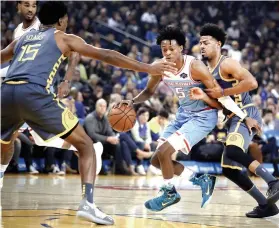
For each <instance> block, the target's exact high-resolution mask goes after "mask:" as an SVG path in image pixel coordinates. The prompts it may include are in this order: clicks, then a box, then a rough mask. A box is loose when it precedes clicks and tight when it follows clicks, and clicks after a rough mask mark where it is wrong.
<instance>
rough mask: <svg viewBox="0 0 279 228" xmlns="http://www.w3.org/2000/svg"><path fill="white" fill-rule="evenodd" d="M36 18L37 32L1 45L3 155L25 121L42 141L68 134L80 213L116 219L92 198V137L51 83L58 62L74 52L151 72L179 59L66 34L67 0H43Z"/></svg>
mask: <svg viewBox="0 0 279 228" xmlns="http://www.w3.org/2000/svg"><path fill="white" fill-rule="evenodd" d="M50 12H51V13H50ZM38 17H39V20H40V22H41V24H42V25H41V27H40V29H39V30H38V31H30V32H29V33H27V34H24V35H23V36H22V37H21V38H20V39H19V40H15V41H13V42H12V43H11V44H10V45H8V46H7V47H6V48H5V49H4V50H1V63H4V62H7V61H10V60H12V61H11V65H10V68H9V70H8V72H7V75H6V79H5V80H4V82H3V83H2V86H1V108H2V109H1V122H2V125H1V152H2V153H1V158H2V157H4V156H9V155H10V153H12V151H13V143H14V139H15V134H14V133H15V132H16V131H17V130H18V128H19V127H20V126H21V125H22V124H23V123H24V122H26V123H27V124H28V125H29V126H30V127H31V128H32V129H33V130H34V131H36V132H37V133H38V134H39V136H40V137H41V138H42V139H44V140H52V139H55V138H57V137H60V138H62V139H65V141H66V142H68V143H70V144H71V145H73V146H74V147H75V148H77V150H78V152H79V169H80V173H81V182H82V194H83V198H82V200H81V202H80V206H79V209H78V212H77V215H78V216H79V217H81V218H83V219H86V220H89V221H91V222H94V223H97V224H105V225H111V224H114V221H113V219H112V218H111V217H110V216H108V215H106V214H105V213H103V212H102V211H100V210H99V209H98V208H97V207H96V205H95V203H94V201H93V192H94V191H93V190H94V182H95V174H96V157H95V155H94V153H95V152H94V148H93V142H92V141H91V139H90V138H89V137H88V136H87V134H86V133H85V131H84V130H83V128H82V127H81V126H80V125H79V124H78V119H77V117H75V116H74V115H73V114H72V113H71V112H70V111H69V110H68V109H67V108H65V106H64V105H63V104H61V103H60V101H59V100H58V99H57V97H56V95H54V94H52V92H51V90H50V87H51V86H52V84H53V81H54V77H55V76H56V73H57V69H58V68H59V65H60V64H61V63H62V62H63V61H64V60H65V59H66V56H67V55H69V54H70V53H71V52H78V53H80V54H81V55H83V56H87V57H91V58H94V59H98V60H100V61H105V62H107V63H108V64H111V65H115V66H118V67H122V68H127V69H131V70H135V71H143V72H147V73H150V74H152V75H156V74H161V73H163V72H164V71H172V72H174V73H175V72H176V71H177V70H176V68H174V67H173V66H174V65H175V64H172V63H157V64H153V65H149V64H144V63H140V62H137V61H135V60H133V59H130V58H128V57H126V56H124V55H122V54H120V53H118V52H115V51H112V50H106V49H101V48H95V47H93V46H91V45H89V44H87V43H86V42H85V41H84V40H83V39H81V38H80V37H78V36H75V35H72V34H66V33H65V31H66V28H67V22H68V16H67V8H66V6H65V5H64V3H63V2H59V1H54V2H52V1H47V2H45V3H44V4H43V5H42V6H41V9H40V11H39V14H38Z"/></svg>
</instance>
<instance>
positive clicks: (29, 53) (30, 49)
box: [18, 44, 41, 62]
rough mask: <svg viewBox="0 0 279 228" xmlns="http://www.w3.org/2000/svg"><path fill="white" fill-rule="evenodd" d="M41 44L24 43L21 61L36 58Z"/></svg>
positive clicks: (19, 59)
mask: <svg viewBox="0 0 279 228" xmlns="http://www.w3.org/2000/svg"><path fill="white" fill-rule="evenodd" d="M40 46H41V44H33V45H24V46H22V47H21V49H22V51H21V54H20V56H19V58H18V61H19V62H24V61H28V60H31V61H32V60H34V59H35V58H36V55H37V54H38V51H39V47H40Z"/></svg>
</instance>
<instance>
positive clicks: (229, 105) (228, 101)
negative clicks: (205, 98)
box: [218, 96, 246, 119]
mask: <svg viewBox="0 0 279 228" xmlns="http://www.w3.org/2000/svg"><path fill="white" fill-rule="evenodd" d="M218 101H219V102H220V103H221V104H222V105H223V106H224V107H225V108H226V109H228V110H230V111H231V112H233V113H234V114H236V115H237V116H238V117H239V118H240V119H244V118H245V117H246V114H245V113H244V112H243V111H242V110H241V109H240V108H239V107H238V106H237V104H236V103H235V102H234V101H233V100H232V98H231V97H229V96H226V97H220V98H218Z"/></svg>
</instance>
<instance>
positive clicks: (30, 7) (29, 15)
mask: <svg viewBox="0 0 279 228" xmlns="http://www.w3.org/2000/svg"><path fill="white" fill-rule="evenodd" d="M18 11H19V13H20V14H21V15H22V16H23V17H24V19H25V20H26V21H33V19H34V17H35V16H36V12H37V2H36V1H21V2H20V3H19V4H18Z"/></svg>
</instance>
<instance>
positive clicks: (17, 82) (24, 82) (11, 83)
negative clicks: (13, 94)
mask: <svg viewBox="0 0 279 228" xmlns="http://www.w3.org/2000/svg"><path fill="white" fill-rule="evenodd" d="M4 83H5V84H10V85H20V84H26V83H28V82H27V81H7V82H4Z"/></svg>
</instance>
